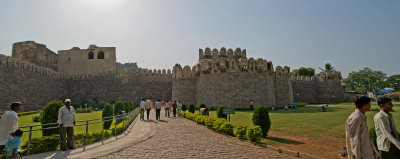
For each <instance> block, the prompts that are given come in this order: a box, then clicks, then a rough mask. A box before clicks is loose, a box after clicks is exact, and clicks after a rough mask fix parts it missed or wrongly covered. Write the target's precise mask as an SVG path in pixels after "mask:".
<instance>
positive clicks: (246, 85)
mask: <svg viewBox="0 0 400 159" xmlns="http://www.w3.org/2000/svg"><path fill="white" fill-rule="evenodd" d="M250 100H253V101H254V104H255V105H273V104H275V95H274V81H273V78H272V76H270V75H265V74H262V75H261V74H257V73H230V74H205V75H201V76H199V77H198V78H197V81H196V105H199V104H202V103H204V104H206V105H207V106H220V105H224V106H227V107H248V106H249V102H250Z"/></svg>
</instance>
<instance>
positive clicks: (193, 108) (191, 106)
mask: <svg viewBox="0 0 400 159" xmlns="http://www.w3.org/2000/svg"><path fill="white" fill-rule="evenodd" d="M195 111H196V108H195V106H194V104H190V105H189V112H191V113H194V112H195Z"/></svg>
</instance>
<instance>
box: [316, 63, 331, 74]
mask: <svg viewBox="0 0 400 159" xmlns="http://www.w3.org/2000/svg"><path fill="white" fill-rule="evenodd" d="M319 69H320V70H321V71H323V72H327V71H335V68H334V67H333V66H332V65H331V64H330V63H326V64H325V69H322V68H321V67H320V68H319Z"/></svg>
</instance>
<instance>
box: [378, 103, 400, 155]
mask: <svg viewBox="0 0 400 159" xmlns="http://www.w3.org/2000/svg"><path fill="white" fill-rule="evenodd" d="M378 105H379V107H380V108H381V110H380V112H379V113H377V114H376V115H375V117H374V122H375V131H376V140H377V142H376V143H377V145H378V150H379V153H380V154H381V156H382V159H392V158H393V159H396V158H400V150H399V149H400V141H399V134H398V132H397V129H396V124H395V123H394V120H393V118H392V114H391V113H390V111H391V110H392V108H393V103H392V99H390V98H385V97H383V98H379V99H378Z"/></svg>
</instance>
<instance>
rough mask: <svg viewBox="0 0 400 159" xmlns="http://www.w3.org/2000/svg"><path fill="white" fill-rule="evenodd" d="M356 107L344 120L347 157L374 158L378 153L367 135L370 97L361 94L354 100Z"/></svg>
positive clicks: (358, 158) (377, 156)
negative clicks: (367, 114) (366, 114)
mask: <svg viewBox="0 0 400 159" xmlns="http://www.w3.org/2000/svg"><path fill="white" fill-rule="evenodd" d="M354 103H355V105H356V109H355V111H354V112H353V113H352V114H351V115H350V116H349V118H348V119H347V121H346V127H345V129H346V147H347V154H348V157H349V158H357V159H361V158H363V159H376V158H379V157H380V155H379V153H378V151H377V150H376V149H375V146H374V144H373V142H372V141H371V139H370V136H369V129H368V125H367V121H366V119H367V116H365V113H366V112H367V111H369V110H370V109H371V98H369V97H367V96H361V97H359V98H357V99H356V100H355V102H354Z"/></svg>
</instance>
